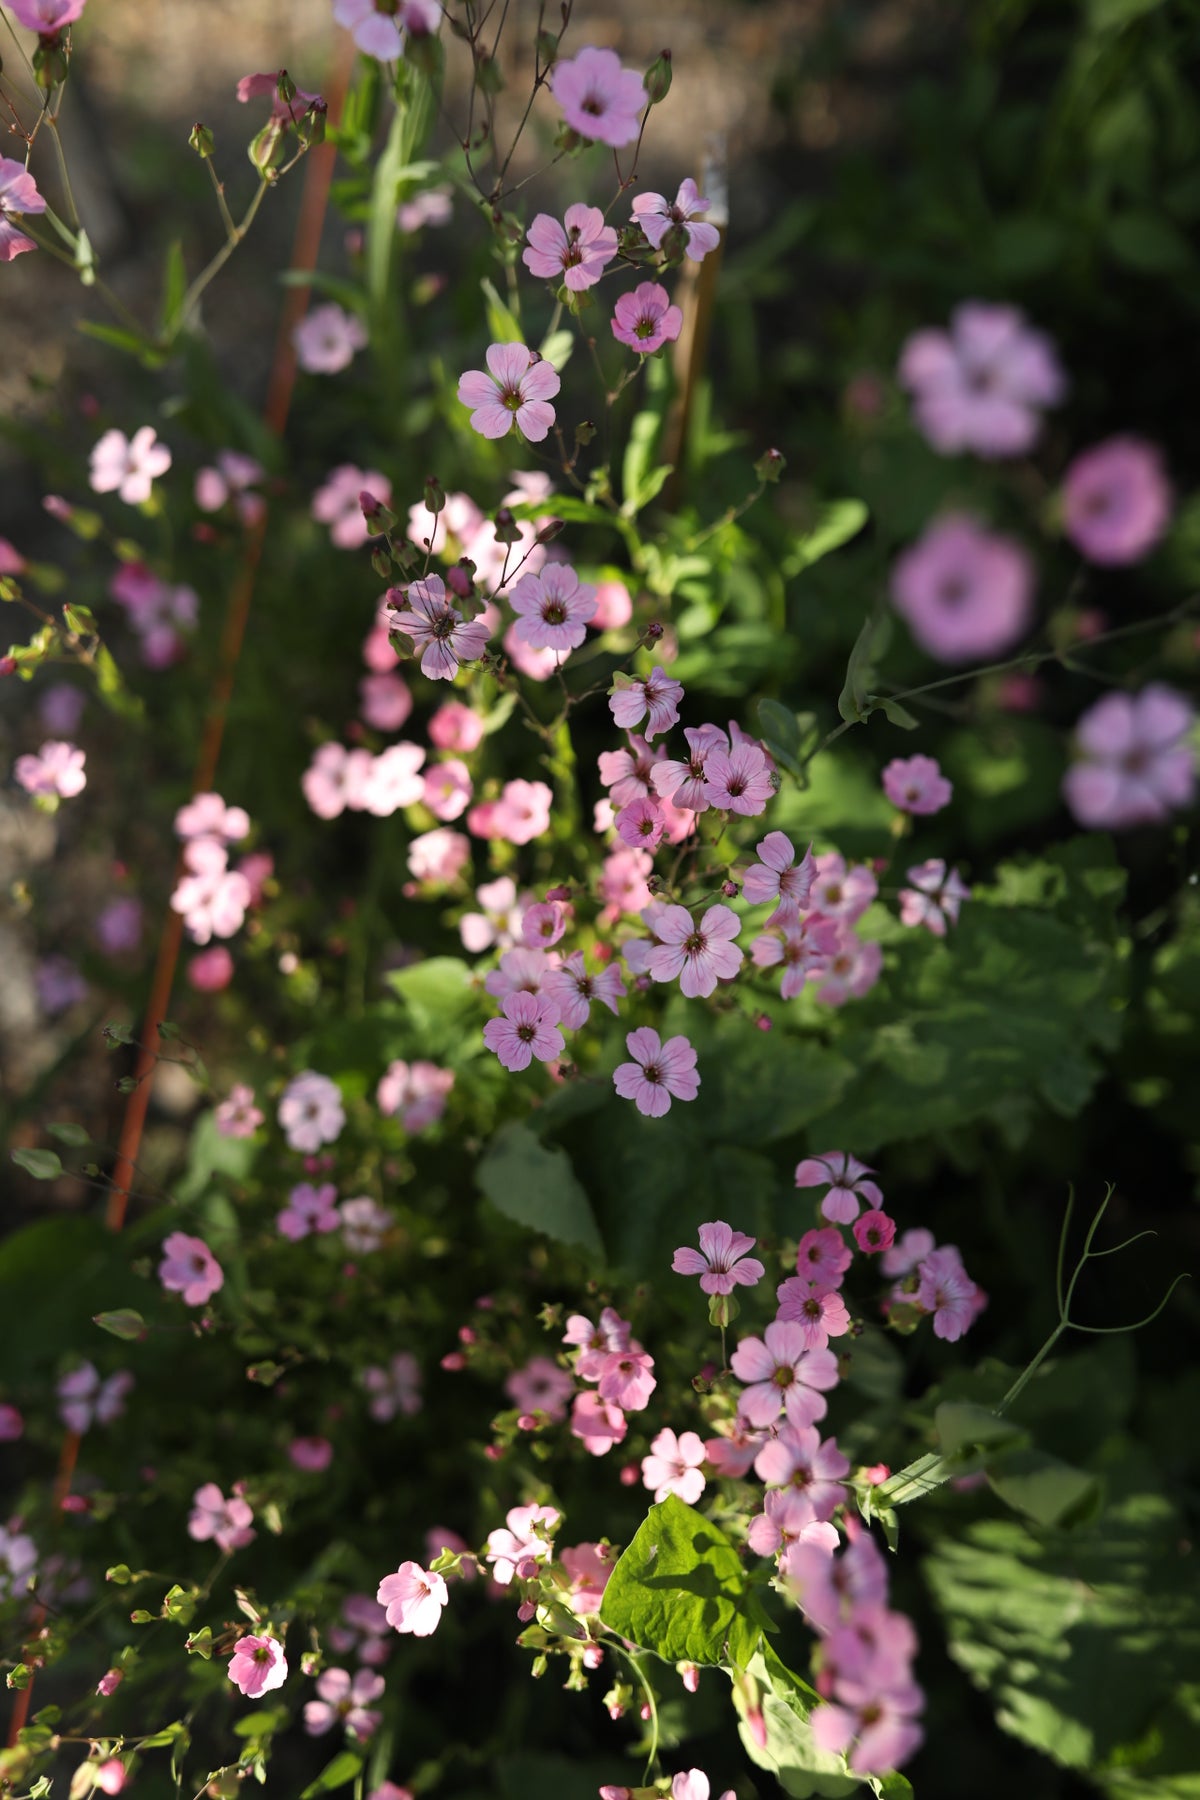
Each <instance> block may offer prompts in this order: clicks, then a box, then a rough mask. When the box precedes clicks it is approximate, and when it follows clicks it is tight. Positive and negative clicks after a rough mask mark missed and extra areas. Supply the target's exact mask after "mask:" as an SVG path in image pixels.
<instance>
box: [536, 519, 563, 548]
mask: <svg viewBox="0 0 1200 1800" xmlns="http://www.w3.org/2000/svg"><path fill="white" fill-rule="evenodd" d="M563 525H564V521H563V520H562V519H547V520H546V523H545V524H544V525H543V526H542V529H541V530H540V531H539V532H538V534H537V539H536V542H537V543H539V544H552V543H553V542H554V540H555V538H556V537H557V536H558V534H559V532H560V531H562V529H563Z"/></svg>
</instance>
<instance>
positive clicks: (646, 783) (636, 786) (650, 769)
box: [597, 732, 681, 806]
mask: <svg viewBox="0 0 1200 1800" xmlns="http://www.w3.org/2000/svg"><path fill="white" fill-rule="evenodd" d="M665 755H666V751H665V749H664V748H663V747H662V746H661V745H660V746H659V748H658V749H657V750H652V749H651V748H650V746H649V744H648V743H647V742H646V740H645V738H642V737H638V736H637V734H636V733H634V732H631V733H630V736H629V748H628V749H627V750H602V751H601V752H600V755H599V757H598V758H597V764H598V767H599V770H600V780H601V781H602V782H603V784H604V786H605V787H606V788H607V789H608V790H609V797H610V798H611V800H612V803H613V805H614V806H628V805H630V803H631V802H632V801H634V800H648V799H650V797H651V794H652V792H653V789H654V787H656V786H657V785H658V784H657V782H656V781H655V780H654V775H655V770H656V768H657V767H659V766H660V764H661V766H662V767H664V768H666V767H668V766H670V767H676V768H678V767H680V766H681V765H680V764H673V765H668V764H665V763H662V762H661V759H662V758H663V757H664V756H665ZM669 791H670V792H672V793H673V792H674V789H670V790H669Z"/></svg>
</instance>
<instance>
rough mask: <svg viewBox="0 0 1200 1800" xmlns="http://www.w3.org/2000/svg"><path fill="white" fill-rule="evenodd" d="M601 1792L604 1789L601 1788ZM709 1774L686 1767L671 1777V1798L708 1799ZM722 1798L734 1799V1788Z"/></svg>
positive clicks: (684, 1799) (679, 1799)
mask: <svg viewBox="0 0 1200 1800" xmlns="http://www.w3.org/2000/svg"><path fill="white" fill-rule="evenodd" d="M600 1792H601V1794H603V1792H604V1790H603V1788H601V1790H600ZM708 1796H709V1785H708V1776H707V1775H706V1774H705V1773H704V1771H703V1770H702V1769H684V1770H682V1771H681V1772H680V1773H679V1774H678V1775H674V1776H672V1778H671V1800H708ZM720 1800H734V1793H733V1789H732V1788H727V1789H726V1791H725V1793H723V1794H722V1795H721V1797H720Z"/></svg>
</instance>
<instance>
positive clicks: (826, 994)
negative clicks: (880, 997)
mask: <svg viewBox="0 0 1200 1800" xmlns="http://www.w3.org/2000/svg"><path fill="white" fill-rule="evenodd" d="M835 923H837V925H838V932H839V937H838V944H837V948H836V950H834V951H833V953H832V955H831V956H830V957H829V960H828V962H827V963H826V964H825V967H824V968H823V969H821V970H820V972H819V979H820V984H819V986H818V988H817V991H816V998H817V1000H819V1001H820V1002H821V1004H822V1005H823V1006H844V1005H845V1004H846V1001H847V1000H850V999H856V1000H857V999H861V998H862V996H863V995H864V994H866V993H869V992H870V990H871V989H872V988H873V987H874V986H875V983H876V982H877V981H878V980H879V977H880V975H881V974H882V972H883V946H882V945H881V944H877V943H874V942H870V943H865V944H864V943H863V942H862V941H861V939H859V938H857V937H856V936H855V935H854V932H853V930H852V929H850V928H849V927H848V926H845V925H842V924H841V923H840V922H838V921H835Z"/></svg>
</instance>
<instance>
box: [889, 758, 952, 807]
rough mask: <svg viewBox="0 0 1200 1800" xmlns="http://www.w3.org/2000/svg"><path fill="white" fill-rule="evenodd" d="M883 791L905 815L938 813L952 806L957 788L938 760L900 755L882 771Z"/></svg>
mask: <svg viewBox="0 0 1200 1800" xmlns="http://www.w3.org/2000/svg"><path fill="white" fill-rule="evenodd" d="M883 791H884V793H885V794H886V795H887V797H888V799H889V800H890V801H891V803H892V805H893V806H898V807H899V808H900V810H901V811H902V812H907V813H935V812H941V810H942V808H943V806H948V805H949V804H950V796H951V794H952V793H953V792H954V788H953V784H952V783H951V782H949V781H947V780H946V777H945V776H944V775H943V774H942V771H941V769H940V768H939V767H938V764H937V760H936V758H935V757H932V756H909V757H900V756H897V757H893V759H892V761H891V762H890V763H888V765H887V767H886V768H885V769H884V771H883Z"/></svg>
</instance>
